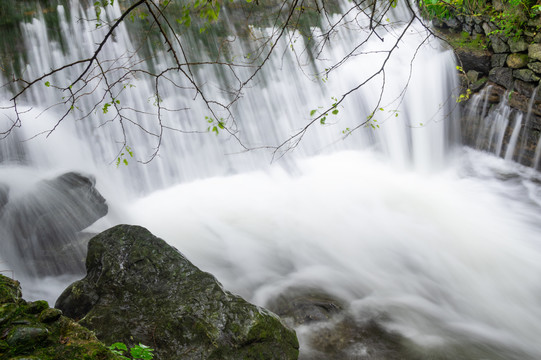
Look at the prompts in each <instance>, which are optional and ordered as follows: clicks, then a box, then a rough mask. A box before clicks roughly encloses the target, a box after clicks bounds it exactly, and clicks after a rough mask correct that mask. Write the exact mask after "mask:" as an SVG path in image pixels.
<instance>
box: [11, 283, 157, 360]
mask: <svg viewBox="0 0 541 360" xmlns="http://www.w3.org/2000/svg"><path fill="white" fill-rule="evenodd" d="M0 334H2V335H1V336H0V360H8V359H41V360H53V359H54V360H74V359H77V360H120V359H122V358H121V357H119V356H118V355H117V354H115V353H113V352H111V350H110V349H108V348H107V347H106V346H105V345H104V344H103V343H101V342H99V341H98V340H97V339H96V336H95V335H94V334H93V333H92V332H91V331H90V330H88V329H86V328H84V327H82V326H80V325H79V324H78V323H76V322H75V321H73V320H71V319H68V318H67V317H65V316H62V312H61V311H60V310H58V309H53V308H49V305H48V304H47V302H46V301H43V300H38V301H33V302H27V301H25V300H24V299H22V297H21V288H20V285H19V282H17V281H15V280H12V279H10V278H8V277H5V276H3V275H0ZM134 359H137V358H134ZM139 359H145V360H146V359H151V358H148V357H146V358H143V357H140V358H139Z"/></svg>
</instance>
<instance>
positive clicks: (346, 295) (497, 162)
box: [0, 1, 541, 359]
mask: <svg viewBox="0 0 541 360" xmlns="http://www.w3.org/2000/svg"><path fill="white" fill-rule="evenodd" d="M71 6H72V8H71V9H70V11H69V12H70V13H71V16H67V15H65V14H66V9H64V8H62V7H59V8H58V9H57V10H58V11H59V13H60V14H61V15H60V20H61V27H62V29H63V32H62V39H63V40H62V41H63V44H64V45H61V43H59V42H56V41H53V40H52V39H50V38H49V37H48V33H47V29H46V28H45V22H44V21H43V19H39V18H37V19H35V20H33V22H31V23H27V24H24V25H22V26H23V31H24V34H25V38H24V41H25V48H26V49H27V55H26V56H27V63H28V66H27V68H26V69H27V73H28V74H30V75H33V76H36V75H39V74H41V73H43V72H45V71H47V69H50V68H52V67H54V66H60V65H62V64H64V63H66V62H69V61H74V60H75V59H77V58H78V57H80V56H82V55H84V54H85V51H87V53H88V51H92V49H95V44H96V43H97V42H98V41H99V39H100V36H103V32H102V31H103V30H99V29H98V30H95V29H94V28H93V25H92V24H87V23H85V22H82V21H78V20H77V19H78V18H79V17H91V16H92V10H83V8H82V7H81V6H80V5H79V4H78V2H77V1H74V2H72V5H71ZM115 11H116V13H115V14H116V15H117V16H118V14H119V13H118V11H119V9H118V8H116V9H115ZM74 14H78V15H79V16H75V15H74ZM115 14H113V15H115ZM226 15H227V14H226ZM397 16H398V18H399V16H400V15H397ZM389 21H390V22H392V21H394V20H392V19H391V20H389ZM400 29H402V28H401V27H400V26H399V25H397V26H396V27H395V28H394V30H389V31H384V32H382V33H381V37H382V38H384V39H385V41H384V42H381V41H379V40H377V39H376V40H377V41H373V42H370V43H369V44H368V46H369V48H368V50H364V51H367V52H369V51H373V53H368V54H364V55H362V56H361V54H360V53H359V54H357V55H359V56H355V57H353V58H352V59H350V60H349V61H348V62H347V63H345V64H344V65H343V66H342V67H341V68H339V69H338V70H336V71H335V72H333V73H331V75H330V76H329V79H328V80H327V81H325V82H323V81H321V79H319V80H318V79H315V76H311V75H310V74H311V73H310V71H309V70H306V69H312V68H313V67H314V66H316V65H313V64H311V63H310V62H309V61H308V62H306V59H304V58H303V57H302V56H301V55H302V54H301V50H302V49H303V47H302V42H303V39H302V37H300V36H298V34H297V38H295V40H296V41H295V42H293V43H292V44H291V45H293V46H290V44H280V45H279V46H278V48H277V50H276V51H277V54H280V56H276V57H273V58H271V60H270V62H269V63H268V64H267V65H268V69H267V70H264V71H263V72H261V73H260V74H259V75H258V77H257V78H256V79H255V80H254V82H252V83H251V84H250V86H249V87H248V88H246V89H244V90H243V98H242V99H241V101H239V103H238V104H236V105H234V106H232V112H233V113H234V115H235V118H236V121H237V124H236V126H238V129H240V131H239V133H238V134H237V135H238V137H239V138H240V139H241V142H242V143H243V144H244V145H247V146H248V147H250V148H258V147H266V146H269V145H270V146H277V145H278V144H280V143H281V142H282V141H284V140H287V139H288V137H289V136H291V135H294V134H295V133H296V132H297V131H298V130H299V129H301V128H302V127H303V126H305V125H306V124H307V123H308V122H309V121H310V120H311V119H312V118H313V116H311V115H310V113H311V110H313V109H316V110H318V111H323V110H321V109H325V107H326V106H329V105H330V104H332V103H333V101H334V100H333V99H332V98H340V96H341V95H342V94H344V93H346V92H347V91H348V90H349V89H351V88H352V87H354V86H356V85H357V84H359V83H360V82H362V81H364V80H365V79H366V78H367V77H368V76H370V74H372V73H373V72H374V71H377V69H378V68H379V66H380V63H381V60H382V56H384V55H382V53H381V51H375V52H374V50H381V49H388V46H391V45H392V42H393V41H394V40H396V39H397V37H398V36H399V35H400V31H401V30H400ZM100 31H101V32H100ZM253 31H254V33H257V34H260V35H261V34H262V35H265V34H267V35H269V34H270V33H271V32H270V30H268V29H266V30H255V29H254V30H253ZM425 35H426V33H424V32H423V30H422V29H421V28H420V27H418V26H416V27H413V28H411V29H408V30H407V36H405V37H404V38H403V39H402V40H401V41H400V43H399V44H400V46H399V49H398V50H397V51H400V53H397V55H396V56H393V57H392V58H391V59H390V61H389V64H388V68H387V70H386V72H385V79H384V80H383V78H382V77H381V76H380V77H378V78H376V79H375V80H374V81H373V82H371V83H369V84H367V86H366V87H364V88H363V89H361V90H359V91H357V92H354V93H353V94H352V95H350V96H349V97H347V99H346V100H345V101H344V102H343V103H341V104H340V106H339V107H338V109H339V113H338V114H337V115H330V116H329V117H328V119H327V121H326V124H324V125H321V124H319V122H318V123H316V124H315V125H314V126H313V127H312V128H310V129H309V131H308V132H307V133H306V135H305V136H304V138H303V139H302V141H301V142H300V143H299V145H298V146H297V147H296V148H295V149H292V151H290V152H286V153H284V152H282V151H278V152H274V151H273V149H270V150H269V149H267V148H264V149H259V150H252V151H244V149H243V148H242V146H240V145H239V142H238V141H237V140H236V139H235V138H234V137H232V136H230V135H229V134H227V132H226V131H219V134H214V133H212V132H207V131H206V128H207V126H208V124H209V123H208V122H207V119H205V116H208V115H209V111H208V109H207V108H206V107H205V105H204V104H202V103H201V102H200V101H199V98H198V97H196V96H194V92H193V89H176V88H173V87H171V85H170V84H164V85H163V88H162V96H163V100H162V101H163V104H165V105H164V106H168V107H171V108H173V107H175V108H177V109H178V108H182V109H184V108H186V107H189V108H190V111H187V110H181V111H177V112H172V113H171V114H168V115H167V116H166V117H165V118H164V121H167V122H168V124H175V126H178V127H181V128H182V129H183V130H186V131H189V130H191V129H195V130H198V131H201V132H200V133H188V132H185V133H176V132H169V133H166V134H165V135H164V138H163V140H162V143H161V145H160V146H161V147H160V151H159V153H158V156H157V157H155V158H154V159H153V160H152V161H151V162H150V163H149V164H142V163H139V162H137V160H141V161H145V160H147V159H149V157H150V156H151V155H152V153H153V152H154V150H155V148H156V146H157V143H156V141H155V139H153V137H152V136H148V133H144V132H142V131H138V130H137V128H133V127H132V128H128V130H127V134H128V141H127V143H128V145H129V146H130V147H131V148H132V149H133V151H134V153H135V157H134V158H132V157H130V156H128V155H125V158H126V159H127V160H128V162H129V163H128V165H127V166H124V165H120V166H116V165H115V163H116V160H117V157H118V154H119V149H121V142H122V141H123V137H122V133H121V132H119V127H118V123H116V125H115V123H111V122H108V121H107V120H109V119H111V118H112V116H113V115H110V114H104V113H103V111H102V109H101V106H100V107H98V108H97V110H95V109H93V103H94V102H96V101H98V102H99V101H100V100H99V96H101V95H100V93H99V91H96V93H95V94H92V96H89V98H88V99H84V101H83V102H82V103H81V104H80V105H79V106H80V113H84V114H86V113H90V114H91V116H90V118H87V119H85V120H79V118H80V115H79V116H77V115H75V116H72V117H68V119H67V121H65V122H64V123H62V124H61V126H59V127H58V128H57V129H56V130H55V131H54V132H52V133H51V134H50V136H48V137H45V136H43V135H39V136H37V137H35V138H34V137H33V136H34V135H36V134H40V133H41V132H43V131H45V130H47V129H50V128H51V127H52V126H54V124H55V123H56V121H57V120H58V117H59V114H62V109H63V108H62V107H61V106H60V107H53V108H50V109H48V108H49V107H50V106H51V104H54V103H55V101H56V102H58V101H60V97H59V96H60V95H59V93H58V92H55V90H54V88H53V89H51V88H50V87H47V86H42V87H40V88H39V89H37V90H35V91H33V92H31V93H30V95H29V96H28V97H27V98H25V99H24V100H23V102H22V103H21V105H20V108H21V109H23V110H24V111H25V114H24V118H23V123H22V126H21V128H17V129H16V132H14V133H13V134H12V135H10V137H8V138H6V139H3V140H1V141H2V144H0V150H1V151H2V154H3V159H4V162H3V164H2V165H1V166H0V172H1V174H2V177H1V180H2V182H3V183H5V184H7V185H8V186H9V187H10V201H12V200H11V199H17V196H18V195H19V194H24V193H25V192H26V191H28V189H31V188H32V187H33V186H34V184H35V183H36V182H37V181H39V180H41V179H46V178H51V177H53V176H56V175H58V174H60V173H63V172H67V171H80V172H84V173H88V174H92V175H94V176H95V177H96V179H97V183H96V186H97V188H98V190H99V191H100V192H101V193H102V194H103V196H104V197H105V198H106V199H107V201H108V204H109V214H108V215H107V216H106V217H105V218H103V219H101V220H99V221H98V222H97V223H95V224H94V225H92V226H91V227H90V228H89V229H87V231H89V232H98V231H101V230H104V229H106V228H107V227H109V226H112V225H115V224H118V223H132V224H138V225H142V226H145V227H147V228H148V229H149V230H150V231H152V232H153V233H154V234H155V235H157V236H160V237H162V238H163V239H165V240H166V241H167V242H168V243H170V244H171V245H173V246H175V247H176V248H177V249H179V250H180V251H181V252H182V253H184V254H185V255H186V256H187V257H188V259H190V260H191V261H192V262H194V263H195V264H196V265H197V266H199V267H200V268H202V269H203V270H206V271H209V272H211V273H212V274H214V275H215V276H216V277H217V278H218V279H219V280H220V281H221V282H222V283H223V284H224V286H225V287H226V288H227V289H228V290H230V291H232V292H234V293H238V294H240V295H242V296H243V297H245V298H246V299H248V300H250V301H252V302H254V303H256V304H259V305H262V306H264V305H265V304H267V302H268V301H270V300H271V299H273V297H275V296H276V295H277V294H280V293H282V292H284V291H286V290H287V289H292V288H296V287H303V286H304V287H315V288H320V289H324V290H325V291H326V292H328V293H329V294H332V295H333V296H335V297H337V298H339V299H342V300H343V301H345V302H346V303H347V304H348V311H350V312H351V314H352V316H354V317H355V316H358V317H362V316H363V314H367V313H368V314H385V316H386V318H387V319H389V320H388V321H387V322H386V324H385V326H386V327H388V328H389V329H391V330H395V331H398V332H400V333H401V334H403V335H405V336H406V337H408V338H410V339H411V340H413V341H414V342H415V343H417V344H420V345H421V346H425V347H427V348H433V347H438V346H440V347H441V346H446V345H453V346H455V345H457V344H459V345H458V346H460V344H462V343H467V344H476V347H477V348H482V349H483V353H482V354H483V355H482V356H481V355H480V356H479V357H474V356H473V355H472V357H470V358H472V359H473V358H479V359H481V358H489V359H538V358H540V357H541V345H539V336H540V335H541V325H540V324H541V322H540V321H539V319H541V310H540V309H541V307H540V306H539V302H540V299H541V282H540V281H539V279H540V278H541V242H540V240H541V239H540V234H541V211H540V207H541V176H540V175H539V173H537V172H535V171H533V170H531V169H527V168H523V167H521V166H519V165H517V164H515V163H512V162H510V161H506V160H503V159H499V158H496V157H494V156H493V155H491V154H488V153H484V152H479V151H476V150H472V149H467V148H464V147H462V146H461V145H460V144H459V142H458V140H457V139H458V131H459V129H458V117H457V116H458V113H457V108H456V105H455V104H456V103H455V101H454V98H455V97H456V95H457V94H456V93H455V88H456V87H457V79H456V77H455V74H454V73H455V68H454V61H453V58H452V54H451V53H450V52H448V51H445V50H444V49H442V48H441V46H440V45H439V43H437V42H436V41H435V40H431V41H429V42H426V43H424V45H423V46H422V48H421V50H419V51H417V46H418V44H419V43H420V42H422V41H423V39H424V37H425ZM291 36H292V37H295V34H294V33H293V34H292V35H291ZM357 36H359V33H357V32H355V31H353V32H347V33H345V34H343V33H340V34H338V35H337V36H336V37H335V38H333V42H332V46H331V48H330V49H327V50H326V52H325V53H323V55H322V58H325V59H329V60H328V61H329V63H331V62H332V61H336V59H340V58H341V56H343V55H344V54H347V53H348V52H349V51H351V44H352V43H355V41H356V40H355V39H356V37H357ZM214 41H220V40H219V39H218V40H214ZM66 44H69V45H68V46H66ZM189 44H190V47H189V48H190V49H191V50H193V51H196V50H195V49H197V48H198V47H199V46H200V45H201V44H200V43H198V42H197V40H192V42H189ZM134 46H136V45H134V40H133V38H130V34H129V31H128V29H127V28H125V27H119V29H118V31H117V35H116V37H115V43H114V44H113V46H108V47H106V48H105V50H104V51H105V53H104V58H103V59H112V58H115V57H120V58H122V57H126V54H128V53H130V51H131V49H132V48H133V47H134ZM243 46H244V47H243ZM280 46H281V47H280ZM385 46H387V48H385ZM62 47H64V50H63V49H62ZM66 49H70V50H69V51H66ZM230 51H231V53H235V54H237V55H238V56H239V57H242V56H244V58H246V56H247V55H246V54H248V53H250V51H251V50H249V49H247V48H246V47H245V45H243V44H239V45H237V44H236V43H233V44H232V45H231V50H230ZM130 54H131V53H130ZM299 54H301V55H299ZM165 56H166V55H164V54H163V53H159V52H158V53H157V54H156V57H155V58H154V59H153V60H151V66H153V67H154V68H156V69H160V68H163V67H164V66H165V64H167V60H166V58H165ZM413 57H415V61H414V62H413V65H412V66H411V65H410V64H411V59H412V58H413ZM139 60H140V58H139V57H135V58H131V60H130V61H134V62H136V63H138V61H139ZM299 63H306V64H307V65H306V66H304V67H299ZM138 66H147V65H146V63H144V64H143V65H138ZM148 66H150V65H148ZM317 66H321V67H325V61H323V65H317ZM410 69H411V72H410ZM320 70H321V69H320ZM79 71H80V69H79ZM74 74H75V71H73V72H68V73H67V74H65V75H58V76H54V77H51V79H50V80H49V81H50V83H51V84H53V85H55V84H65V83H67V82H68V80H69V77H68V76H72V77H73V75H74ZM240 74H241V75H243V74H244V73H242V72H241V73H240ZM64 76H65V77H64ZM231 76H232V75H231V74H228V73H227V72H225V73H224V72H223V71H222V70H216V69H215V68H209V69H204V71H199V72H198V73H197V79H201V83H200V84H201V86H202V87H204V88H205V89H209V90H208V91H209V93H210V94H212V95H213V96H214V97H215V98H216V99H219V100H223V101H225V100H227V96H225V95H223V93H222V92H221V91H218V90H216V91H213V90H212V89H213V88H216V89H218V88H221V87H222V85H223V84H224V82H225V83H227V81H229V80H231ZM171 77H172V78H173V79H174V80H176V81H177V82H178V83H182V82H184V81H185V80H183V79H182V78H181V77H180V76H179V75H175V74H172V75H171ZM383 81H384V82H383ZM129 84H130V85H133V86H132V87H128V90H126V91H125V93H124V95H125V96H123V97H122V98H120V97H119V99H121V101H122V105H123V106H125V107H126V108H128V107H135V106H140V107H143V108H145V109H148V112H149V113H152V112H153V111H154V114H150V115H148V114H141V113H137V114H131V116H133V118H135V119H137V121H138V122H140V123H141V124H148V126H149V128H152V127H153V126H155V125H153V124H155V119H156V113H155V108H156V107H155V106H153V104H152V103H153V99H152V93H153V83H152V82H151V81H150V80H149V79H147V78H144V76H140V77H134V78H132V79H131V80H130V82H129ZM382 84H384V85H385V89H386V92H385V94H384V95H383V96H382V99H383V100H382V102H381V105H378V106H377V110H376V115H375V116H374V117H373V119H376V120H377V121H376V122H372V124H373V125H374V127H372V126H368V127H362V128H360V129H358V130H356V131H355V132H353V133H352V134H351V135H350V136H347V137H344V135H345V133H347V132H348V131H347V129H352V128H354V127H355V126H356V125H357V124H359V123H361V122H364V121H365V120H366V119H367V116H369V114H370V113H371V112H372V110H373V109H372V106H373V104H374V103H376V102H377V99H378V97H379V94H380V89H381V87H382ZM405 85H407V91H406V92H405V94H403V93H402V91H403V89H404V88H405ZM100 86H102V84H100V85H98V86H97V88H100ZM187 87H188V86H187ZM399 95H403V96H402V97H401V96H399ZM7 97H8V95H7V94H6V96H5V98H7ZM194 97H195V100H193V99H194ZM96 99H98V100H96ZM396 99H398V100H396ZM3 105H8V104H7V102H4V104H3ZM380 107H381V108H382V110H380V109H379V108H380ZM216 111H217V112H219V110H216ZM316 113H317V112H316ZM108 116H109V117H108ZM224 116H225V115H224ZM10 119H13V114H12V113H9V112H8V111H6V113H5V114H4V120H5V124H4V126H9V124H10V122H9V121H10ZM175 121H176V122H175ZM230 124H231V123H228V125H230ZM100 125H102V126H100ZM376 125H377V126H376ZM21 141H22V142H21ZM281 150H283V148H282V149H281ZM5 249H6V247H4V248H2V252H1V253H0V256H1V257H2V258H3V260H4V261H5V262H6V263H1V264H2V266H0V267H2V269H0V270H3V268H5V269H12V268H14V267H17V266H19V267H21V266H22V265H21V264H17V259H13V258H11V257H10V256H9V254H7V255H6V252H5V251H6V250H5ZM8 260H9V262H8ZM14 264H16V265H17V266H14ZM24 266H27V265H26V264H25V265H24ZM24 266H23V267H24ZM28 266H31V265H28ZM15 277H18V276H17V274H15ZM19 278H20V280H21V281H22V283H23V292H24V294H25V297H26V298H28V299H35V298H46V299H47V300H49V301H50V302H54V299H55V297H56V296H58V294H59V293H60V292H61V291H62V289H63V288H64V287H65V286H66V285H67V284H69V283H70V282H71V281H73V280H74V278H75V277H74V276H70V275H63V276H58V277H46V278H39V279H36V278H35V277H33V278H29V277H25V276H24V274H21V276H20V277H19ZM301 346H306V345H305V344H301ZM301 352H302V348H301ZM483 356H484V357H483ZM466 358H468V357H466Z"/></svg>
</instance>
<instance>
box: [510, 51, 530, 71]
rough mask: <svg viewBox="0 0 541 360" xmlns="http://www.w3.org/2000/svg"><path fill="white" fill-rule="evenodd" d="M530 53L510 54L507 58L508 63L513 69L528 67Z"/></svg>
mask: <svg viewBox="0 0 541 360" xmlns="http://www.w3.org/2000/svg"><path fill="white" fill-rule="evenodd" d="M528 60H529V58H528V55H526V54H517V53H513V54H509V55H508V56H507V59H506V61H505V62H506V64H507V66H509V67H510V68H511V69H521V68H523V67H526V65H528Z"/></svg>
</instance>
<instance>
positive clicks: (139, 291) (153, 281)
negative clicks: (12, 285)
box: [56, 225, 298, 360]
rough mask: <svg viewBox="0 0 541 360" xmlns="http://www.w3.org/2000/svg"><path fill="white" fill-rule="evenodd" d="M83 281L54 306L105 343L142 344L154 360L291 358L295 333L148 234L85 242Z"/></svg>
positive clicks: (119, 232)
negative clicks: (87, 244) (86, 247)
mask: <svg viewBox="0 0 541 360" xmlns="http://www.w3.org/2000/svg"><path fill="white" fill-rule="evenodd" d="M86 266H87V276H86V277H85V278H84V279H82V280H80V281H78V282H75V283H73V284H72V285H70V286H69V287H68V288H67V289H66V290H65V291H64V293H63V294H62V295H61V296H60V298H59V299H58V301H57V303H56V307H57V308H59V309H61V310H62V311H63V312H64V313H65V314H66V315H68V316H71V317H74V318H77V319H80V323H81V324H82V325H84V326H86V327H88V328H90V329H92V330H93V331H95V332H96V335H97V336H98V338H99V339H100V340H102V341H105V342H115V341H122V342H125V343H126V344H128V345H133V344H136V343H139V342H141V343H143V344H146V345H149V346H151V347H152V348H154V349H155V352H156V359H165V360H167V359H224V360H225V359H296V358H297V357H298V341H297V338H296V335H295V332H294V331H293V330H291V329H289V328H288V327H286V326H285V325H284V323H283V322H282V321H281V320H280V319H279V318H278V316H276V315H275V314H272V313H271V312H269V311H267V310H265V309H263V308H260V307H257V306H255V305H252V304H250V303H248V302H246V301H245V300H244V299H242V298H240V297H239V296H235V295H233V294H231V293H229V292H228V291H226V290H224V289H223V287H222V286H221V284H220V283H219V282H218V281H217V280H216V279H215V278H214V276H212V275H211V274H208V273H205V272H203V271H201V270H199V269H198V268H197V267H195V266H194V265H193V264H191V263H190V262H189V261H188V260H187V259H186V258H185V257H184V256H183V255H182V254H181V253H180V252H178V251H177V250H176V249H174V248H172V247H171V246H169V245H167V243H165V241H163V240H161V239H159V238H157V237H155V236H154V235H152V234H151V233H150V232H149V231H148V230H146V229H144V228H141V227H137V226H129V225H119V226H116V227H114V228H111V229H109V230H107V231H105V232H103V233H101V234H99V235H97V236H95V237H94V238H92V239H91V240H90V243H89V248H88V256H87V261H86Z"/></svg>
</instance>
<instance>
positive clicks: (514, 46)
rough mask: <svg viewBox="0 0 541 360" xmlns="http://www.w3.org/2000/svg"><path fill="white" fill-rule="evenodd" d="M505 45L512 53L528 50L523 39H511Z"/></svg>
mask: <svg viewBox="0 0 541 360" xmlns="http://www.w3.org/2000/svg"><path fill="white" fill-rule="evenodd" d="M507 44H508V45H509V49H510V50H511V52H513V53H517V52H522V51H526V50H528V43H527V42H526V41H525V40H524V39H523V38H519V39H515V38H511V39H509V40H508V41H507Z"/></svg>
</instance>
